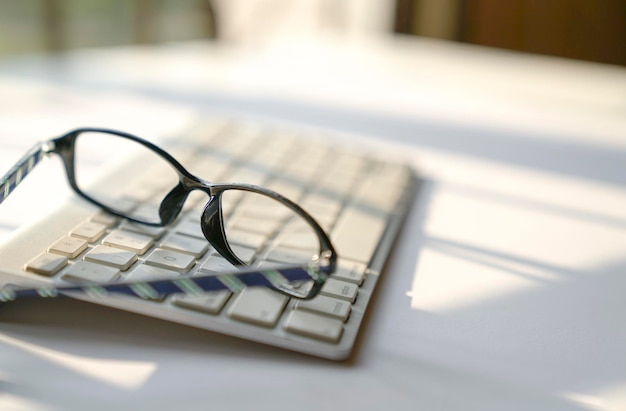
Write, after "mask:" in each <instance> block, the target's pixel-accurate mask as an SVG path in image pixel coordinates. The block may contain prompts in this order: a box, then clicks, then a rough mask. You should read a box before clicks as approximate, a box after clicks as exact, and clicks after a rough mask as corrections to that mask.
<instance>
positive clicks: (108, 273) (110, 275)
mask: <svg viewBox="0 0 626 411" xmlns="http://www.w3.org/2000/svg"><path fill="white" fill-rule="evenodd" d="M119 273H120V270H118V269H117V268H114V267H108V266H106V265H102V264H96V263H92V262H89V261H78V262H76V263H74V264H72V265H71V266H70V267H69V268H68V269H67V270H66V271H65V274H63V279H64V280H66V281H70V282H77V281H79V282H90V283H108V282H111V281H114V280H116V279H117V278H118V277H119Z"/></svg>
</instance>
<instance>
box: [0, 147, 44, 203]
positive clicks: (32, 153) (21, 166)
mask: <svg viewBox="0 0 626 411" xmlns="http://www.w3.org/2000/svg"><path fill="white" fill-rule="evenodd" d="M48 152H50V143H49V142H44V143H41V142H40V143H37V144H36V145H35V146H33V147H32V148H31V149H30V150H28V152H27V153H26V155H24V157H22V158H21V159H20V160H19V161H18V162H17V163H16V164H15V165H14V166H13V167H11V169H10V170H9V171H8V172H7V173H6V174H5V175H4V176H2V178H1V179H0V204H2V202H3V201H4V200H5V199H6V198H7V197H8V196H9V194H11V193H12V192H13V190H15V187H17V186H18V185H19V184H20V183H21V182H22V181H23V180H24V177H26V176H27V175H28V174H29V173H30V172H31V171H32V170H33V168H35V166H36V165H37V164H38V163H39V162H40V161H41V160H42V159H43V158H44V157H45V156H46V154H47V153H48Z"/></svg>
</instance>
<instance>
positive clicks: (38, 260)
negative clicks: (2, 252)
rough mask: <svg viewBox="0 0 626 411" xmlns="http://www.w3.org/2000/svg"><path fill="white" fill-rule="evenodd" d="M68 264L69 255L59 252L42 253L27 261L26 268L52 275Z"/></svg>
mask: <svg viewBox="0 0 626 411" xmlns="http://www.w3.org/2000/svg"><path fill="white" fill-rule="evenodd" d="M66 265H67V257H65V256H62V255H58V254H51V253H42V254H39V255H38V256H37V257H35V258H34V259H32V260H31V261H29V262H28V263H26V266H25V267H24V268H25V269H26V271H30V272H33V273H37V274H42V275H47V276H52V275H54V274H56V273H58V272H59V270H60V269H61V268H63V267H65V266H66Z"/></svg>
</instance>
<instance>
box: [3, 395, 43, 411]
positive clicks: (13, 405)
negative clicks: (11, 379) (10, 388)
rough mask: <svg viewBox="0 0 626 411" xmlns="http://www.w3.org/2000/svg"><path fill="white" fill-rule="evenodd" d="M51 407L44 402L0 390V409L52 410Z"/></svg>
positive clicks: (10, 410)
mask: <svg viewBox="0 0 626 411" xmlns="http://www.w3.org/2000/svg"><path fill="white" fill-rule="evenodd" d="M52 409H53V408H52V407H48V406H45V405H44V404H41V403H38V402H35V401H33V400H27V399H25V398H20V397H18V396H15V395H13V394H9V393H6V392H0V410H4V411H46V410H52Z"/></svg>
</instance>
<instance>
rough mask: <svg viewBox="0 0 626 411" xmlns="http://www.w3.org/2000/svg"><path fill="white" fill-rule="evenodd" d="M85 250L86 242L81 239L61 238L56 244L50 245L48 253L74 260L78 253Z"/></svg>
mask: <svg viewBox="0 0 626 411" xmlns="http://www.w3.org/2000/svg"><path fill="white" fill-rule="evenodd" d="M86 249H87V241H86V240H83V239H82V238H75V237H63V238H61V239H59V240H58V241H57V242H56V243H54V244H52V245H51V246H50V248H48V251H49V252H51V253H55V254H61V255H64V256H66V257H68V258H76V257H77V256H78V255H79V254H80V253H82V252H83V251H85V250H86Z"/></svg>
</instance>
